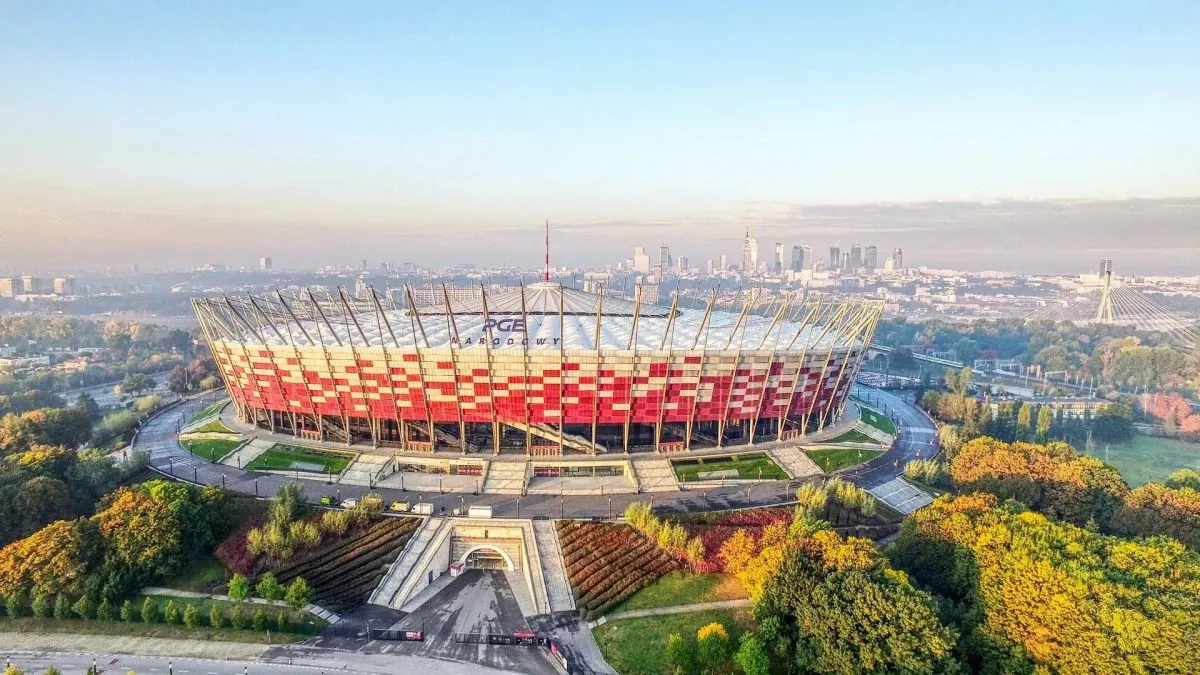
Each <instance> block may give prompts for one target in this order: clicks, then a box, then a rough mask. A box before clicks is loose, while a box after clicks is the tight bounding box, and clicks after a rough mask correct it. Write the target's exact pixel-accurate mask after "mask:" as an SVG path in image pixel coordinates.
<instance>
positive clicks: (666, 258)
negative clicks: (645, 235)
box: [658, 244, 671, 274]
mask: <svg viewBox="0 0 1200 675" xmlns="http://www.w3.org/2000/svg"><path fill="white" fill-rule="evenodd" d="M658 270H659V274H666V273H667V272H670V271H671V247H670V246H667V245H666V244H659V245H658Z"/></svg>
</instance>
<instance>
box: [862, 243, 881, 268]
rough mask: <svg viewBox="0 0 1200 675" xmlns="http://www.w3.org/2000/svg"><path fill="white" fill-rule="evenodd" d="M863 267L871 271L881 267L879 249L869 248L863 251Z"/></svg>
mask: <svg viewBox="0 0 1200 675" xmlns="http://www.w3.org/2000/svg"><path fill="white" fill-rule="evenodd" d="M862 266H863V267H865V268H867V269H868V270H870V271H874V270H875V268H876V267H879V249H878V248H876V247H874V246H868V247H866V248H865V249H863V260H862Z"/></svg>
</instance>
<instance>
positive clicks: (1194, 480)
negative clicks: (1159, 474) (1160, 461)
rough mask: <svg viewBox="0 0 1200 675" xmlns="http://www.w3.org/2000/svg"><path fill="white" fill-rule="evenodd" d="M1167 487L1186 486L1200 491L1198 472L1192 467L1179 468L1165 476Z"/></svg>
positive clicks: (1177, 487) (1199, 475)
mask: <svg viewBox="0 0 1200 675" xmlns="http://www.w3.org/2000/svg"><path fill="white" fill-rule="evenodd" d="M1167 487H1169V488H1172V489H1179V488H1185V487H1186V488H1191V489H1193V490H1196V491H1197V492H1200V472H1198V471H1195V470H1193V469H1180V470H1179V471H1176V472H1175V473H1173V474H1171V475H1170V477H1168V478H1167Z"/></svg>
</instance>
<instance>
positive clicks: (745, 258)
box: [742, 227, 754, 272]
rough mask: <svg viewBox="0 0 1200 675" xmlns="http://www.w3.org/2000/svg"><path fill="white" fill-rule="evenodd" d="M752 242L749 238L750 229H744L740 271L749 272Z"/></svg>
mask: <svg viewBox="0 0 1200 675" xmlns="http://www.w3.org/2000/svg"><path fill="white" fill-rule="evenodd" d="M752 241H754V240H753V239H751V238H750V228H748V227H747V228H746V238H745V239H743V240H742V271H743V272H749V271H750V270H751V267H750V263H751V260H750V257H751V256H750V242H752Z"/></svg>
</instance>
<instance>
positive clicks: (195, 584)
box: [160, 556, 230, 593]
mask: <svg viewBox="0 0 1200 675" xmlns="http://www.w3.org/2000/svg"><path fill="white" fill-rule="evenodd" d="M229 577H230V572H229V570H227V569H225V566H224V565H222V564H221V561H220V560H217V559H216V558H214V557H212V556H204V557H203V558H200V559H198V560H196V561H194V562H193V563H192V564H190V565H188V566H187V567H186V568H185V569H184V570H183V571H182V572H180V573H179V574H178V575H177V576H175V577H174V578H172V579H168V580H166V581H164V582H163V583H162V584H160V585H161V586H163V587H164V588H174V589H176V590H180V591H196V592H198V593H223V592H224V587H225V583H226V582H227V581H228V579H229Z"/></svg>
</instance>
